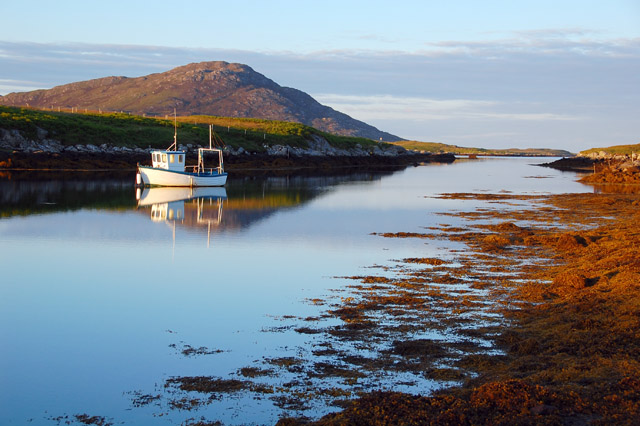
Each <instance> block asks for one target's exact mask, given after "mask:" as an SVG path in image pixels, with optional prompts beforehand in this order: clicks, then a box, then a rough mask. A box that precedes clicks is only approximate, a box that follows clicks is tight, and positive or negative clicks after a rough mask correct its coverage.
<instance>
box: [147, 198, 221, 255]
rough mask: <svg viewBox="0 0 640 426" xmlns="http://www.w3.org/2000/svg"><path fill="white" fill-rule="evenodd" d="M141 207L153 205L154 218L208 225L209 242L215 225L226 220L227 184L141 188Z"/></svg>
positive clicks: (175, 222) (194, 224)
mask: <svg viewBox="0 0 640 426" xmlns="http://www.w3.org/2000/svg"><path fill="white" fill-rule="evenodd" d="M136 199H137V200H138V208H146V207H150V210H151V213H150V216H151V220H152V221H153V222H165V223H169V224H170V225H172V226H173V229H174V239H175V226H176V224H180V225H186V226H190V227H194V226H195V227H206V228H207V246H209V244H210V242H211V228H212V226H213V227H217V226H220V224H221V222H222V208H223V201H224V200H226V199H227V191H226V189H225V188H224V187H191V188H189V187H184V188H183V187H179V188H176V187H161V188H138V189H137V190H136Z"/></svg>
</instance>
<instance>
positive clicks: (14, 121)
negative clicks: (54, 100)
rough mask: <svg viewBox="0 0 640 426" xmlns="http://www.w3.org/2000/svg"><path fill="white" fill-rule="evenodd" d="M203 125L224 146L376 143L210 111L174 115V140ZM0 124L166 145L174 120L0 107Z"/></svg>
mask: <svg viewBox="0 0 640 426" xmlns="http://www.w3.org/2000/svg"><path fill="white" fill-rule="evenodd" d="M209 124H212V125H213V129H214V131H215V132H216V133H217V134H218V135H219V136H220V137H221V138H222V139H223V140H224V142H225V143H226V144H227V145H228V146H230V147H233V148H235V149H237V148H240V147H242V148H243V149H245V150H247V151H251V152H264V151H265V150H266V148H265V147H268V146H272V145H284V146H291V147H300V148H307V147H308V140H309V139H310V138H311V137H312V136H313V135H318V136H321V137H323V138H324V139H326V140H327V141H328V142H329V144H330V145H332V146H334V147H336V148H350V147H355V146H356V145H357V144H359V145H360V146H361V147H363V148H365V149H366V148H368V147H373V146H379V145H380V144H379V143H378V142H376V141H373V140H371V139H367V138H357V137H348V136H336V135H331V134H329V133H325V132H322V131H320V130H317V129H315V128H313V127H310V126H306V125H304V124H299V123H290V122H284V121H270V120H261V119H252V118H230V117H214V116H187V117H177V131H178V142H179V143H180V144H183V145H188V144H193V145H205V144H206V143H207V141H208V140H209V128H208V125H209ZM0 128H2V129H5V130H19V131H20V132H22V133H23V134H24V135H25V136H26V137H29V138H33V139H38V138H39V135H41V134H42V131H43V130H44V131H45V132H46V137H47V138H50V139H55V140H58V141H59V142H61V143H62V144H63V145H65V146H68V145H78V144H81V145H84V144H88V143H91V144H93V145H102V144H108V145H113V146H119V147H125V146H126V147H129V148H134V147H140V148H147V147H152V148H166V147H167V146H168V145H170V144H171V143H172V142H173V135H174V120H173V117H171V118H169V117H167V119H159V118H148V117H142V116H137V115H131V114H127V113H99V112H95V111H94V112H83V113H81V112H77V113H68V112H57V111H48V110H37V109H31V108H15V107H5V106H0Z"/></svg>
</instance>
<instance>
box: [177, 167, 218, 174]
mask: <svg viewBox="0 0 640 426" xmlns="http://www.w3.org/2000/svg"><path fill="white" fill-rule="evenodd" d="M185 170H186V171H189V172H191V173H199V174H212V173H213V172H214V171H215V172H216V173H218V174H222V173H223V171H222V167H221V166H218V167H213V168H210V169H206V168H202V167H198V166H187V167H185Z"/></svg>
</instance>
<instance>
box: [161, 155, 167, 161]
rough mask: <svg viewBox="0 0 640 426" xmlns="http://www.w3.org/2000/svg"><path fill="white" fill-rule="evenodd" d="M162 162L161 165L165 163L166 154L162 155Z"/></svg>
mask: <svg viewBox="0 0 640 426" xmlns="http://www.w3.org/2000/svg"><path fill="white" fill-rule="evenodd" d="M162 162H163V163H166V162H167V154H162Z"/></svg>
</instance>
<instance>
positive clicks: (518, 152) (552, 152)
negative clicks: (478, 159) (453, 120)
mask: <svg viewBox="0 0 640 426" xmlns="http://www.w3.org/2000/svg"><path fill="white" fill-rule="evenodd" d="M393 144H394V145H399V146H401V147H403V148H405V149H412V150H414V151H424V152H431V153H444V152H448V153H452V154H457V155H500V156H526V157H571V156H573V155H574V154H572V153H570V152H569V151H564V150H561V149H546V148H527V149H518V148H510V149H485V148H473V147H462V146H456V145H447V144H444V143H439V142H417V141H400V142H393Z"/></svg>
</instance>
